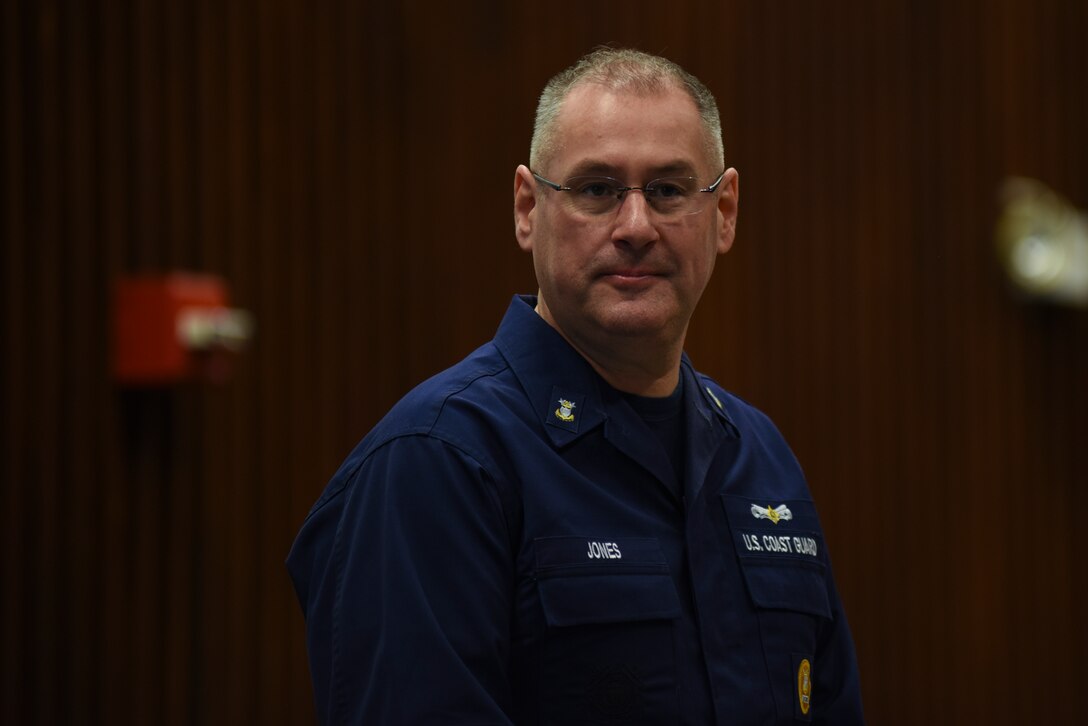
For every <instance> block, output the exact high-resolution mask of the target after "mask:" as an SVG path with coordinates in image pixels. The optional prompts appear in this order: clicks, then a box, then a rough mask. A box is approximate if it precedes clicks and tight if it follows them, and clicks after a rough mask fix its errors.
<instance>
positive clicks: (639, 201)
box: [612, 189, 658, 249]
mask: <svg viewBox="0 0 1088 726" xmlns="http://www.w3.org/2000/svg"><path fill="white" fill-rule="evenodd" d="M635 192H638V193H637V194H636V193H635ZM652 214H653V212H652V210H651V209H650V204H649V202H647V201H646V197H645V196H644V195H643V193H642V190H641V189H630V190H628V191H627V192H626V193H625V194H624V195H623V199H621V200H620V206H619V209H617V210H616V222H615V226H614V227H613V228H612V241H613V242H622V243H625V244H627V245H629V246H631V247H633V248H635V249H639V248H642V247H645V246H646V245H648V244H651V243H653V242H655V241H656V240H657V237H658V233H657V227H656V226H654V223H653V218H652Z"/></svg>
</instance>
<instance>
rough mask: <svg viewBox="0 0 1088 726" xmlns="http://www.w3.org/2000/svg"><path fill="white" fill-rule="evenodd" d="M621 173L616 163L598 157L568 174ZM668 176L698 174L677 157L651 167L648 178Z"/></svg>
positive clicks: (605, 174) (608, 174)
mask: <svg viewBox="0 0 1088 726" xmlns="http://www.w3.org/2000/svg"><path fill="white" fill-rule="evenodd" d="M617 174H619V167H617V166H616V165H615V164H609V163H608V162H605V161H599V160H596V159H587V160H585V161H581V162H579V163H577V164H575V165H574V168H573V169H571V171H570V174H569V175H568V176H570V177H575V176H608V177H615V176H616V175H617ZM667 176H691V177H695V176H698V174H697V173H696V171H695V167H694V166H693V165H692V164H691V163H690V162H687V161H683V160H681V159H677V160H676V161H671V162H668V163H665V164H658V165H656V166H652V167H650V171H649V174H648V179H649V180H653V179H660V178H661V177H667Z"/></svg>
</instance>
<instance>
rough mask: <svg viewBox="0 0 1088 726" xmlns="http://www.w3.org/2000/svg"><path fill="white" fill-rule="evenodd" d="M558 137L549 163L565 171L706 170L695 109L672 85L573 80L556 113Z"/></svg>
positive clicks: (704, 146) (704, 141)
mask: <svg viewBox="0 0 1088 726" xmlns="http://www.w3.org/2000/svg"><path fill="white" fill-rule="evenodd" d="M556 137H557V138H556V140H557V141H558V143H557V145H556V146H557V148H556V153H555V155H554V157H553V164H551V166H553V167H555V168H556V169H557V170H561V171H562V172H564V173H567V172H572V171H579V170H581V171H586V170H588V169H589V168H590V167H591V168H592V169H593V170H595V171H614V172H616V173H634V174H641V173H655V172H662V173H672V172H685V171H686V172H688V173H692V174H706V173H709V169H708V166H709V159H708V157H709V154H708V150H707V137H706V131H705V130H704V128H703V124H702V119H701V117H700V116H699V110H698V108H697V107H696V106H695V101H694V100H692V98H691V96H689V95H688V94H687V93H686V92H685V91H683V90H681V89H680V88H677V87H675V86H667V87H665V88H663V89H662V90H660V91H655V92H649V93H645V92H635V91H626V90H614V89H611V88H608V87H606V86H602V85H600V84H597V83H584V84H581V85H579V86H576V87H575V88H573V89H571V91H570V93H569V94H568V95H567V98H566V99H565V100H564V102H563V106H562V108H561V110H560V112H559V115H558V116H557V118H556Z"/></svg>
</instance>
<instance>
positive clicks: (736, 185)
mask: <svg viewBox="0 0 1088 726" xmlns="http://www.w3.org/2000/svg"><path fill="white" fill-rule="evenodd" d="M720 189H721V193H720V194H719V195H718V214H720V215H721V229H720V230H719V232H718V234H719V237H718V254H719V255H724V254H725V253H726V252H728V251H729V248H730V247H732V246H733V238H734V237H736V234H737V205H738V204H739V202H740V174H738V173H737V170H736V169H733V168H729V169H728V170H727V171H726V172H725V176H724V177H723V178H722V183H721V187H720Z"/></svg>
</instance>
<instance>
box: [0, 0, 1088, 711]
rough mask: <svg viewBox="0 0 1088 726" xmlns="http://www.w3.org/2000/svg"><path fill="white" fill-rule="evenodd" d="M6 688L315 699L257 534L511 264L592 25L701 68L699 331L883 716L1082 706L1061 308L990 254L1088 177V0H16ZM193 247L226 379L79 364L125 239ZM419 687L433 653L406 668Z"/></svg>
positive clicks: (6, 396) (1071, 320) (280, 517)
mask: <svg viewBox="0 0 1088 726" xmlns="http://www.w3.org/2000/svg"><path fill="white" fill-rule="evenodd" d="M2 12H3V17H2V20H0V25H2V30H0V32H2V34H3V41H2V43H3V54H2V55H3V81H2V83H3V100H2V105H3V113H2V121H0V123H2V124H3V147H2V149H3V152H2V153H3V157H2V159H3V161H2V172H0V178H2V179H3V196H2V198H3V208H2V210H3V216H2V224H3V228H2V232H0V235H2V238H3V264H2V275H3V277H2V280H0V287H2V289H3V293H2V295H3V329H2V332H3V341H4V351H5V352H4V355H3V356H2V363H0V364H2V382H3V383H2V385H3V389H2V396H3V401H4V405H3V411H4V416H3V430H2V434H3V450H2V452H0V453H2V457H0V471H2V476H3V489H2V499H0V517H2V523H0V532H2V535H0V536H2V538H3V539H2V546H0V553H2V554H0V563H2V565H0V566H2V568H3V570H2V575H0V587H2V590H3V594H2V611H0V629H2V630H0V643H2V647H0V659H2V664H3V665H2V672H0V683H2V689H3V691H2V694H0V721H2V722H3V723H7V724H24V723H43V724H52V723H88V724H151V723H156V724H197V723H199V724H235V723H292V724H296V723H307V722H311V721H312V707H311V696H310V687H309V680H308V673H307V666H306V656H305V650H304V645H303V623H302V619H301V616H300V612H299V609H298V606H297V604H296V602H295V601H294V596H293V593H292V591H291V588H290V585H289V581H288V578H287V576H286V573H285V570H284V567H283V564H282V561H283V558H284V556H285V554H286V552H287V550H288V547H289V546H290V543H291V541H292V538H293V536H294V533H295V531H296V530H297V528H298V526H299V524H300V523H301V522H302V519H303V517H304V516H305V514H306V512H307V510H308V508H309V506H310V504H311V502H312V501H313V499H314V498H315V497H316V496H317V494H318V493H319V491H320V490H321V489H322V487H323V486H324V483H325V480H326V479H327V477H328V476H329V475H330V474H331V472H332V471H333V470H334V469H335V467H336V466H337V464H338V463H339V461H340V459H341V458H342V457H343V456H344V455H345V454H346V453H347V451H348V450H349V449H350V447H351V446H352V445H353V444H354V442H355V441H356V440H357V439H358V438H359V437H361V436H362V435H363V434H364V433H365V432H366V430H367V429H368V428H369V427H370V426H371V425H372V424H373V423H374V422H375V421H376V420H377V419H378V418H379V417H380V416H381V415H382V413H383V412H384V411H385V410H386V409H387V408H388V407H389V406H390V405H391V404H392V403H393V402H394V401H395V400H396V399H397V398H398V397H400V396H401V395H402V394H403V393H404V392H406V391H407V390H408V389H409V388H410V387H411V386H412V385H413V384H415V383H417V382H419V381H420V380H422V379H423V378H425V377H426V376H428V375H430V374H431V373H434V372H436V371H438V370H439V369H441V368H443V367H445V366H447V365H448V364H451V363H453V362H454V361H456V360H457V359H459V358H460V357H462V356H463V355H465V354H466V353H468V352H469V351H470V350H472V349H473V348H474V347H476V346H477V345H478V344H479V343H481V342H483V341H484V340H486V339H487V338H489V337H490V335H491V333H492V331H493V330H494V328H495V326H496V324H497V323H498V321H499V319H500V316H501V314H502V312H503V311H504V309H505V306H506V304H507V301H508V299H509V297H510V296H511V295H512V294H514V293H516V292H527V291H530V292H531V291H532V290H533V288H534V283H533V280H532V275H531V268H530V262H529V259H528V258H526V257H524V256H522V254H521V253H520V252H519V251H518V249H517V246H516V244H515V242H514V238H513V234H512V231H513V229H512V221H513V218H512V210H511V200H512V180H513V171H514V167H515V166H516V164H518V163H519V162H523V161H525V159H526V156H527V149H528V141H529V134H530V126H531V118H532V112H533V108H534V104H535V96H536V94H537V93H538V91H539V89H540V87H541V86H542V85H543V83H544V81H545V80H546V79H547V78H548V77H549V76H550V75H551V74H552V73H554V72H555V71H557V70H559V69H560V68H561V67H564V66H566V65H567V64H569V63H570V62H572V61H573V60H575V59H576V58H577V57H578V56H579V55H580V54H581V53H583V52H585V51H587V50H589V49H590V48H591V47H593V46H594V45H596V44H598V43H603V42H615V43H618V44H622V45H635V46H638V47H640V48H643V49H645V50H649V51H655V52H662V53H664V54H666V55H669V56H670V57H672V58H674V59H675V60H677V61H679V62H680V63H682V64H683V65H685V66H686V67H688V68H689V69H690V70H692V71H693V72H695V73H696V74H697V75H699V76H700V77H702V78H703V79H704V80H705V81H706V82H707V83H708V84H709V85H710V86H711V87H712V88H713V89H714V91H715V92H716V94H717V96H718V98H719V102H720V105H721V108H722V115H723V122H724V126H725V129H726V149H727V156H728V159H729V162H730V163H731V164H733V165H735V166H736V167H737V168H738V169H739V170H740V173H741V181H742V184H741V217H740V226H739V237H738V241H737V244H736V246H735V248H734V251H733V252H732V253H730V254H729V255H728V256H727V257H725V258H723V259H722V261H721V264H720V266H719V269H718V271H717V273H716V278H715V280H714V282H713V283H712V285H711V288H710V289H709V290H708V292H707V294H706V297H705V298H704V301H703V304H702V307H701V308H700V310H699V312H698V314H697V316H696V320H695V323H694V325H693V329H692V332H691V336H690V340H689V351H690V353H691V354H692V356H693V358H694V359H695V361H696V363H697V364H698V365H699V366H700V367H701V368H702V369H703V370H705V371H707V372H709V373H711V374H712V375H714V376H715V377H717V378H718V379H719V380H721V381H722V382H723V383H725V384H726V385H727V387H729V388H731V389H733V390H734V391H736V392H738V393H739V394H741V395H742V396H744V397H746V398H748V399H749V400H751V401H753V402H754V403H756V404H757V405H759V406H760V407H762V408H763V409H765V410H766V411H767V412H768V413H770V414H771V415H772V416H773V417H774V418H775V420H776V421H777V422H778V423H779V425H780V427H781V428H782V429H783V431H784V432H785V433H786V435H787V437H788V438H789V440H790V441H791V442H792V444H793V446H794V448H795V450H796V452H797V454H798V456H799V458H800V459H801V461H802V463H803V464H804V466H805V467H806V470H807V473H808V475H809V478H810V481H811V486H812V489H813V491H814V493H815V495H816V497H817V500H818V503H819V505H820V509H821V513H822V516H823V518H824V522H825V526H826V529H827V538H828V541H829V544H830V547H831V548H832V553H833V556H834V558H835V562H836V568H837V574H838V579H839V583H840V587H841V590H842V593H843V598H844V600H845V603H846V605H847V608H848V611H849V614H850V616H851V620H852V624H853V629H854V634H855V637H856V639H857V643H858V654H859V658H860V661H861V666H862V671H863V685H864V694H865V699H866V705H867V711H868V715H869V718H870V721H871V722H872V723H874V724H918V723H935V724H967V723H987V724H1029V723H1030V724H1059V723H1062V724H1064V723H1077V722H1079V721H1080V720H1082V719H1083V713H1084V712H1085V707H1084V702H1085V698H1086V695H1085V687H1084V683H1085V677H1084V673H1085V658H1086V657H1088V626H1086V622H1085V620H1086V616H1085V603H1086V602H1088V587H1086V585H1085V574H1086V572H1085V566H1084V564H1083V561H1084V558H1083V554H1084V552H1085V549H1086V547H1088V540H1086V538H1085V537H1084V536H1083V534H1080V533H1083V532H1084V531H1086V530H1085V527H1084V524H1083V522H1084V520H1085V518H1088V494H1086V490H1088V475H1086V473H1085V465H1086V459H1085V449H1086V443H1088V423H1086V413H1088V384H1086V377H1088V311H1076V310H1063V309H1057V308H1051V307H1044V306H1039V305H1031V304H1025V303H1024V302H1023V301H1021V300H1020V299H1018V297H1017V296H1016V295H1015V294H1013V293H1012V292H1011V291H1010V290H1009V288H1008V286H1007V285H1006V284H1005V282H1004V280H1003V276H1002V271H1001V268H1000V266H999V265H998V263H997V261H996V259H995V255H994V243H993V226H994V221H995V217H996V214H997V210H998V207H997V201H996V199H997V190H998V188H999V186H1000V184H1001V181H1002V179H1003V178H1004V177H1006V176H1007V175H1010V174H1020V175H1029V176H1033V177H1036V178H1039V179H1041V180H1043V181H1045V182H1046V183H1047V184H1049V185H1051V186H1053V187H1054V188H1056V189H1057V190H1059V191H1060V192H1062V193H1063V194H1065V195H1066V196H1068V197H1069V198H1070V199H1072V200H1073V201H1074V202H1075V203H1076V204H1078V205H1079V206H1080V207H1081V208H1082V209H1083V208H1086V207H1088V140H1086V137H1085V132H1086V131H1088V105H1086V89H1088V53H1086V52H1085V50H1084V39H1085V38H1086V37H1088V4H1086V3H1084V2H1080V1H1079V0H1069V1H1068V2H1065V1H1063V0H1033V1H1032V2H1024V1H1019V0H992V1H989V2H983V1H981V0H980V1H978V2H971V1H970V0H894V1H892V2H882V3H872V2H869V0H854V1H852V2H830V3H828V2H821V3H817V2H805V1H802V0H796V1H788V2H787V1H784V0H777V1H776V0H771V1H768V0H745V1H744V2H740V1H738V2H718V3H703V2H696V0H684V1H682V2H676V3H667V4H662V3H643V2H637V1H630V0H629V1H628V2H620V3H539V2H537V3H514V2H505V1H504V0H491V1H488V2H482V1H475V2H473V1H468V2H456V3H439V2H430V1H426V2H424V1H422V0H421V1H419V2H405V3H389V2H381V3H379V2H342V1H337V2H323V3H306V2H301V1H299V0H279V1H277V2H264V1H263V0H261V1H258V0H248V1H244V2H230V3H218V2H210V1H208V0H201V1H199V2H179V3H168V2H146V3H145V2H134V1H133V2H126V1H123V0H94V1H91V2H82V3H67V2H48V1H42V2H37V3H33V2H9V3H5V5H4V10H3V11H2ZM171 269H186V270H196V271H206V272H212V273H216V274H220V275H223V276H224V277H225V278H227V279H228V280H229V281H230V283H231V285H232V292H233V297H234V301H235V302H236V303H237V304H238V305H240V306H241V307H244V308H247V309H248V310H250V311H252V312H253V314H254V315H255V317H256V321H257V325H258V328H257V337H256V339H255V341H254V344H253V346H252V348H251V349H250V350H249V351H248V352H247V353H246V354H245V355H244V357H243V358H242V359H241V360H240V362H239V365H238V366H237V370H236V375H235V376H234V378H233V380H232V381H231V382H230V383H228V384H227V385H225V386H220V387H215V386H203V385H185V386H178V387H174V388H169V389H163V390H144V391H131V390H123V389H121V388H119V387H118V386H116V385H115V384H114V383H113V382H112V381H111V378H110V372H109V355H108V351H109V339H110V326H109V315H108V312H109V301H110V291H111V285H112V282H113V280H114V279H115V278H116V277H117V276H118V275H121V274H125V273H132V272H138V271H148V270H150V271H163V270H171ZM421 688H425V684H421Z"/></svg>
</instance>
